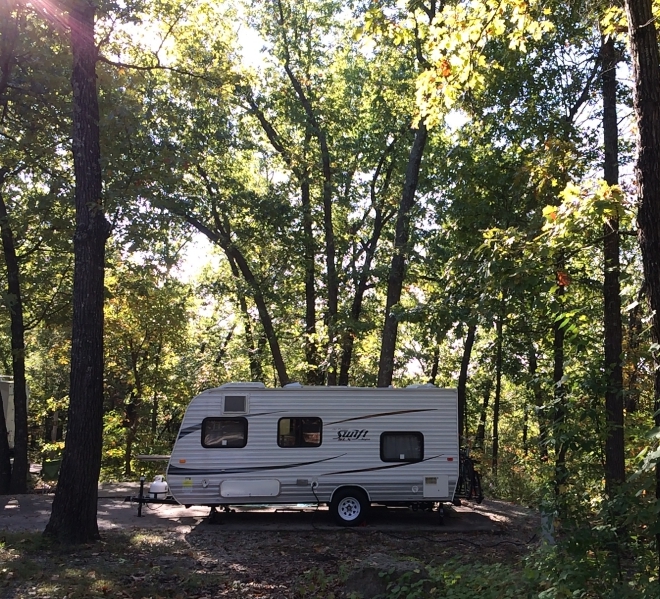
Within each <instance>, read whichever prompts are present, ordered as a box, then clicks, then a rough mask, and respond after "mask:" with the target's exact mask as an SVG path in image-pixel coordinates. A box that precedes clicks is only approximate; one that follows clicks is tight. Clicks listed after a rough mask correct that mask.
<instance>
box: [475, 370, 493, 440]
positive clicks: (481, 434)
mask: <svg viewBox="0 0 660 599" xmlns="http://www.w3.org/2000/svg"><path fill="white" fill-rule="evenodd" d="M492 388H493V382H492V381H491V380H490V379H488V380H487V381H486V385H485V387H484V390H483V394H482V396H483V398H484V401H483V404H482V406H481V415H480V417H479V425H478V426H477V434H476V436H475V439H474V446H475V447H479V448H480V449H483V448H484V445H485V441H486V420H487V418H488V404H489V402H490V392H491V390H492Z"/></svg>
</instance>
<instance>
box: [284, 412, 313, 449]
mask: <svg viewBox="0 0 660 599" xmlns="http://www.w3.org/2000/svg"><path fill="white" fill-rule="evenodd" d="M322 432H323V422H322V421H321V419H320V418H280V420H279V421H278V423H277V444H278V445H279V446H280V447H318V446H319V445H321V433H322Z"/></svg>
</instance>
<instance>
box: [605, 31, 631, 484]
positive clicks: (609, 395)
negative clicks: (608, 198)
mask: <svg viewBox="0 0 660 599" xmlns="http://www.w3.org/2000/svg"><path fill="white" fill-rule="evenodd" d="M601 62H602V68H603V71H602V90H603V138H604V150H605V160H604V164H603V171H604V176H605V181H606V182H607V183H608V185H610V186H614V185H618V184H619V132H618V126H617V110H616V88H617V79H616V65H617V53H616V49H615V47H614V40H613V39H612V38H609V39H607V40H603V43H602V45H601ZM603 240H604V241H603V257H604V262H605V273H604V279H603V303H604V318H603V323H604V346H605V347H604V357H605V376H606V377H607V381H606V382H607V389H606V391H605V412H606V418H607V438H606V441H605V486H606V488H607V490H608V492H609V493H610V494H611V493H612V492H613V490H614V488H615V487H616V486H617V485H619V484H621V483H622V482H623V481H624V480H625V476H626V472H625V452H624V438H623V424H624V423H623V364H622V354H623V324H622V319H621V284H620V281H619V277H620V259H619V253H620V252H619V246H620V238H619V218H618V215H612V216H610V217H609V218H608V219H607V220H606V222H605V225H604V231H603Z"/></svg>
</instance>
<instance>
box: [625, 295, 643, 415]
mask: <svg viewBox="0 0 660 599" xmlns="http://www.w3.org/2000/svg"><path fill="white" fill-rule="evenodd" d="M643 296H644V288H643V287H642V288H641V289H640V291H639V293H638V299H637V302H638V303H637V305H636V306H635V307H634V308H633V309H632V310H630V314H629V316H628V344H627V350H628V356H630V357H629V361H630V362H631V370H630V373H629V375H628V381H627V383H628V385H627V386H628V389H627V394H626V411H627V412H628V414H632V413H634V412H636V411H637V408H638V405H637V403H638V400H639V389H638V387H637V384H638V379H639V375H640V373H641V367H642V360H641V356H640V355H639V347H640V339H641V337H642V331H643V328H644V327H643V323H642V309H641V308H642V306H641V302H642V299H643Z"/></svg>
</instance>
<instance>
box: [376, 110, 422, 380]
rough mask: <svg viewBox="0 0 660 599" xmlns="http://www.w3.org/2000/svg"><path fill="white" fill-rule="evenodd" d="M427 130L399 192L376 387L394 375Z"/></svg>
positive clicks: (418, 132)
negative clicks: (410, 242)
mask: <svg viewBox="0 0 660 599" xmlns="http://www.w3.org/2000/svg"><path fill="white" fill-rule="evenodd" d="M427 137H428V131H427V129H426V125H424V124H423V123H421V124H420V125H419V128H418V129H417V130H416V131H415V139H414V140H413V144H412V148H411V149H410V156H409V158H408V166H407V168H406V177H405V181H404V184H403V193H402V196H401V202H400V204H399V211H398V213H397V217H396V229H395V234H394V255H393V256H392V263H391V265H390V272H389V276H388V279H387V300H386V303H385V323H384V325H383V335H382V340H381V347H380V360H379V363H378V383H377V385H378V387H389V386H390V385H391V384H392V378H393V376H394V352H395V350H396V339H397V332H398V327H399V317H398V315H397V314H396V307H397V306H398V304H399V301H400V300H401V290H402V289H403V282H404V279H405V275H406V261H407V258H408V254H409V251H410V248H409V247H408V242H409V240H410V226H411V224H410V221H411V218H412V215H411V212H412V209H413V206H414V205H415V193H416V192H417V184H418V182H419V171H420V168H421V164H422V156H423V154H424V147H425V146H426V139H427Z"/></svg>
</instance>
